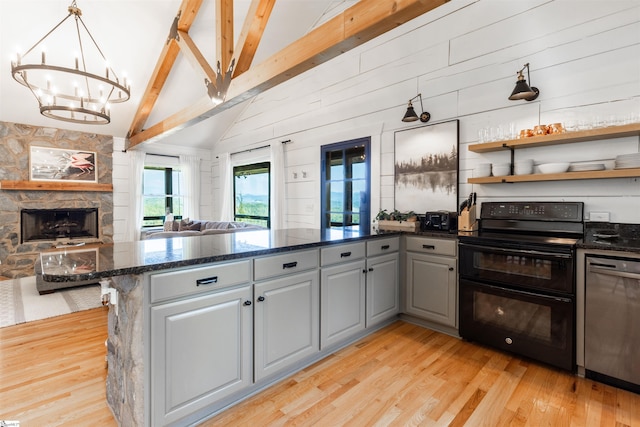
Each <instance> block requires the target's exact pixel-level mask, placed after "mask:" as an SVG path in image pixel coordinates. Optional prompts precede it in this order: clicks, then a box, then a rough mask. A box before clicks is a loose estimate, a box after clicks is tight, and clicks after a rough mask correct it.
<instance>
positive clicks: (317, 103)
mask: <svg viewBox="0 0 640 427" xmlns="http://www.w3.org/2000/svg"><path fill="white" fill-rule="evenodd" d="M578 3H579V6H577V4H578ZM638 58H640V4H638V2H637V1H635V0H616V1H591V0H589V1H580V2H577V1H571V0H521V1H509V0H477V1H474V0H464V1H463V0H454V1H451V2H449V3H447V4H445V5H444V6H442V7H440V8H437V9H436V10H434V11H432V12H430V13H427V14H425V15H423V16H420V17H418V18H416V19H414V20H412V21H410V22H409V23H407V24H404V25H403V26H400V27H398V28H396V29H394V30H393V31H390V32H388V33H387V34H385V35H382V36H380V37H378V38H376V39H375V40H372V41H370V42H368V43H366V44H364V45H362V46H360V47H358V48H356V49H354V50H352V51H350V52H348V53H346V54H344V55H341V56H340V57H338V58H336V59H334V60H332V61H329V62H327V63H325V64H323V65H321V66H319V67H317V68H315V69H313V70H310V71H309V72H307V73H304V74H302V75H300V76H298V77H296V78H294V79H292V80H290V81H288V82H286V83H284V84H282V85H280V86H278V87H275V88H273V89H271V90H269V91H267V92H266V93H263V94H261V95H259V96H258V97H256V98H255V99H254V100H253V101H252V102H251V103H249V105H248V106H247V108H246V109H245V110H244V111H243V113H242V114H241V116H240V117H239V118H238V120H237V121H236V123H235V124H234V126H232V127H231V128H230V129H229V130H228V132H227V133H226V134H225V136H224V138H223V139H222V141H220V142H219V143H217V144H216V145H215V146H214V147H213V148H212V153H213V154H214V155H215V154H216V153H217V152H223V151H233V150H240V149H242V147H247V146H251V145H255V144H259V143H263V142H265V141H272V140H274V139H283V140H284V139H291V140H292V143H291V144H288V145H287V148H286V150H285V152H286V158H287V162H286V163H287V178H286V182H287V184H286V185H287V189H286V190H287V191H286V194H287V210H288V214H287V226H288V227H296V226H315V227H317V226H319V223H320V218H319V212H320V210H319V203H320V200H319V196H320V192H319V181H320V158H319V157H320V156H319V153H320V146H322V145H324V144H329V143H333V142H339V141H344V140H348V139H352V138H357V137H363V136H371V137H372V141H374V139H373V138H374V137H375V138H378V141H379V143H378V146H377V148H376V149H375V150H372V158H373V159H376V162H375V163H376V167H375V169H376V171H375V174H376V185H375V186H376V188H372V192H373V193H374V196H373V197H372V201H373V200H374V197H375V199H376V200H377V202H376V203H377V205H378V207H379V208H384V209H393V183H394V179H393V147H394V132H395V131H397V130H402V129H406V128H407V127H411V126H415V124H407V123H402V122H401V121H400V118H401V117H402V115H403V114H404V112H405V108H406V102H407V100H408V99H409V98H411V97H413V96H415V95H416V94H417V93H418V92H421V93H422V94H423V101H424V108H425V110H427V111H429V112H430V113H431V114H432V121H431V123H437V122H438V121H446V120H451V119H456V118H458V119H459V120H460V174H459V180H460V183H459V193H460V195H461V196H462V197H464V196H465V195H467V194H468V193H469V192H470V191H477V192H478V194H479V197H480V202H482V201H488V200H505V199H508V200H532V199H535V200H577V201H584V202H585V204H586V211H587V212H589V211H592V210H600V211H607V212H611V220H612V221H616V222H640V218H638V215H640V214H638V213H637V206H638V205H640V182H639V180H638V179H634V178H627V179H606V180H604V179H603V180H588V181H558V182H538V183H521V184H508V185H505V184H493V185H471V184H467V183H466V180H467V178H469V177H471V176H472V174H473V168H474V167H475V165H476V164H477V163H481V162H493V161H505V156H506V154H505V153H487V154H478V153H471V152H468V150H467V147H468V144H470V143H476V142H477V141H478V130H479V129H481V128H483V127H487V126H498V125H500V124H503V123H510V122H513V123H515V124H516V128H517V129H522V128H529V127H533V126H534V125H536V124H538V123H551V122H556V121H565V120H567V119H569V118H585V119H591V118H592V117H593V116H595V115H598V116H601V117H603V118H604V117H607V116H609V115H624V114H625V113H627V112H628V113H636V114H637V115H638V117H640V61H639V60H638ZM525 62H529V63H531V79H532V84H533V85H534V86H537V87H538V88H539V89H540V90H541V95H540V97H539V98H538V99H537V100H536V101H533V102H526V101H517V102H514V101H509V100H507V96H508V95H509V93H510V92H511V90H512V89H513V86H514V84H515V81H516V71H517V70H518V69H519V68H521V67H522V65H523V64H524V63H525ZM414 105H416V104H415V103H414ZM418 108H419V107H418ZM431 123H430V124H431ZM639 145H640V142H639V140H638V138H637V137H636V138H622V139H620V140H603V141H594V142H590V143H580V144H568V145H563V146H551V147H545V148H538V149H526V150H521V151H520V150H519V151H518V152H516V156H517V157H516V158H524V157H529V156H530V157H531V158H534V160H535V161H536V162H537V163H540V162H544V161H551V160H557V159H568V160H584V161H586V160H598V159H604V158H605V157H607V158H609V159H612V158H613V157H615V155H616V154H621V153H624V152H638V151H640V148H639ZM231 148H233V150H230V149H231ZM372 164H373V163H372ZM302 171H306V172H307V177H306V178H303V177H302V176H301V172H302ZM294 172H295V173H297V174H298V175H297V178H295V179H294V178H293V173H294ZM210 182H211V185H212V189H211V191H209V192H203V197H206V194H210V195H211V196H210V200H211V205H212V206H215V205H216V204H217V203H219V189H218V182H219V179H218V177H217V176H216V167H215V162H212V169H211V178H210ZM213 210H215V209H213ZM376 211H377V208H374V206H373V203H372V217H374V216H375V214H376Z"/></svg>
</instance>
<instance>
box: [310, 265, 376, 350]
mask: <svg viewBox="0 0 640 427" xmlns="http://www.w3.org/2000/svg"><path fill="white" fill-rule="evenodd" d="M364 269H365V260H364V259H361V260H359V261H356V262H350V263H347V264H341V265H336V266H333V267H327V268H323V269H322V273H321V275H320V283H321V285H320V307H321V312H320V347H321V348H325V347H327V346H329V345H331V344H335V343H337V342H340V341H342V340H344V339H346V338H349V337H351V336H352V335H354V334H355V333H357V332H359V331H362V330H363V329H364V328H365V274H364Z"/></svg>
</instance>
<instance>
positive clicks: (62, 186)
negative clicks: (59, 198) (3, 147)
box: [0, 181, 113, 192]
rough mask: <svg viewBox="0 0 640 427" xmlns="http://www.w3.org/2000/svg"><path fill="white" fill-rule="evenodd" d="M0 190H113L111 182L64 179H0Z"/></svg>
mask: <svg viewBox="0 0 640 427" xmlns="http://www.w3.org/2000/svg"><path fill="white" fill-rule="evenodd" d="M0 190H30V191H102V192H113V184H97V183H95V182H64V181H0Z"/></svg>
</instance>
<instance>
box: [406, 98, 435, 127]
mask: <svg viewBox="0 0 640 427" xmlns="http://www.w3.org/2000/svg"><path fill="white" fill-rule="evenodd" d="M416 98H420V109H421V111H422V113H421V114H420V121H421V122H422V123H426V122H428V121H429V119H430V118H431V114H429V113H427V112H426V111H424V106H423V105H422V94H421V93H419V94H417V95H416V96H414V97H413V98H411V99H410V100H409V106H408V107H407V112H406V113H405V114H404V117H403V118H402V121H403V122H415V121H416V120H418V115H417V114H416V111H415V110H414V109H413V104H412V103H411V101H413V100H414V99H416Z"/></svg>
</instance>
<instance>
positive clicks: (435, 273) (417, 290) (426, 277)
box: [406, 252, 457, 328]
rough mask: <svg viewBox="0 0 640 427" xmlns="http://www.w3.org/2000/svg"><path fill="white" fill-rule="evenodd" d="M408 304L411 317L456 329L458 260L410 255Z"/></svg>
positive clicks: (408, 262)
mask: <svg viewBox="0 0 640 427" xmlns="http://www.w3.org/2000/svg"><path fill="white" fill-rule="evenodd" d="M406 298H407V301H406V311H407V313H409V314H412V315H414V316H417V317H420V318H422V319H425V320H430V321H433V322H437V323H440V324H442V325H446V326H451V327H454V328H455V327H456V324H457V315H456V298H457V271H456V259H455V258H450V257H443V256H434V255H424V254H418V253H412V252H408V253H407V297H406Z"/></svg>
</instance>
